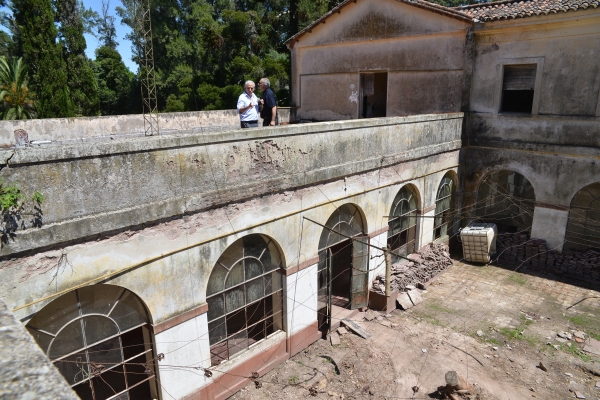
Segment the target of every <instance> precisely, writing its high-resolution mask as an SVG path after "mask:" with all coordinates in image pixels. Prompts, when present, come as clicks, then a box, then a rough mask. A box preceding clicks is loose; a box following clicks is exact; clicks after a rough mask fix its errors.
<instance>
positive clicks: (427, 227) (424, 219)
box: [415, 204, 435, 250]
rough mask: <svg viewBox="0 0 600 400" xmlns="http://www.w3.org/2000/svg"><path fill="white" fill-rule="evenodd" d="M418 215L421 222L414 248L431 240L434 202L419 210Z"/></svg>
mask: <svg viewBox="0 0 600 400" xmlns="http://www.w3.org/2000/svg"><path fill="white" fill-rule="evenodd" d="M420 216H421V218H419V219H420V221H419V222H420V223H421V229H420V232H419V243H417V245H416V248H415V250H416V249H420V248H421V247H423V246H425V245H426V244H429V243H431V242H433V217H434V216H435V204H434V205H433V206H429V207H427V208H425V209H424V210H423V211H422V212H421V215H420Z"/></svg>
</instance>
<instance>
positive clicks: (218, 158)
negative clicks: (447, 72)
mask: <svg viewBox="0 0 600 400" xmlns="http://www.w3.org/2000/svg"><path fill="white" fill-rule="evenodd" d="M461 127H462V114H461V113H452V114H436V115H419V116H411V117H394V118H382V119H371V120H354V121H337V122H324V123H316V124H302V125H290V126H281V127H278V128H263V129H252V130H247V129H244V130H242V129H239V130H231V131H224V132H217V133H204V134H198V133H188V134H177V135H160V136H154V137H138V138H121V139H118V138H117V139H114V140H105V141H91V142H77V143H72V144H68V145H47V146H37V147H30V148H21V149H14V150H4V151H2V152H0V159H1V160H3V162H2V164H4V168H3V169H2V170H1V172H0V177H1V178H3V179H4V181H5V182H18V183H19V184H20V187H21V188H22V189H23V190H24V191H25V193H32V192H33V191H36V190H38V191H41V192H42V193H43V194H44V196H45V197H46V201H45V202H44V204H43V212H44V216H43V222H44V226H43V227H42V228H40V229H27V230H25V231H21V232H20V233H18V235H17V237H16V238H15V240H13V241H11V242H10V243H8V244H7V245H5V246H3V248H2V254H3V255H8V254H14V253H18V252H22V251H26V250H30V249H35V248H40V247H47V246H52V245H56V244H58V243H64V242H69V241H72V240H78V239H82V238H85V237H89V236H92V235H97V234H101V233H104V232H110V231H114V230H119V229H124V228H127V227H131V226H138V225H141V224H145V223H148V222H152V221H161V220H165V219H168V218H171V217H173V216H177V215H182V214H189V213H194V212H198V211H200V210H203V209H209V208H213V207H217V206H219V205H224V204H228V203H231V202H239V201H243V200H245V199H249V198H253V197H255V196H262V195H265V194H269V193H273V192H282V191H285V190H291V189H294V188H299V187H304V186H307V185H313V184H317V183H319V182H327V181H331V180H334V179H340V178H343V177H345V176H349V175H354V174H359V173H364V172H367V171H370V170H375V169H378V168H381V167H385V166H389V165H394V164H397V163H401V162H405V161H408V160H412V159H420V158H423V157H427V156H431V155H434V154H439V153H443V152H448V151H452V150H457V149H459V148H460V146H461V141H460V134H461Z"/></svg>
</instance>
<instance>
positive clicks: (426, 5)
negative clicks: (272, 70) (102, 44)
mask: <svg viewBox="0 0 600 400" xmlns="http://www.w3.org/2000/svg"><path fill="white" fill-rule="evenodd" d="M356 1H357V0H344V1H342V2H341V3H340V4H338V5H337V6H335V7H334V8H333V9H332V10H331V11H329V12H328V13H327V14H325V15H323V16H322V17H321V18H319V19H317V20H316V21H315V22H313V23H312V24H310V25H308V26H307V27H306V28H304V29H302V30H301V31H300V32H298V33H296V34H295V35H294V36H292V37H291V38H289V39H288V40H286V42H285V44H286V45H288V46H289V47H290V48H292V47H294V43H296V41H298V39H300V37H302V36H304V35H305V34H307V33H310V32H312V30H313V28H314V27H316V26H317V25H319V24H324V23H325V21H326V20H327V19H328V18H329V17H331V16H332V15H333V14H339V13H340V12H341V10H342V8H344V7H346V6H347V5H349V4H351V3H356ZM363 1H364V0H363ZM367 1H370V0H367ZM397 1H399V2H400V3H405V4H408V5H411V6H415V7H418V8H422V9H424V10H428V11H431V12H434V13H436V14H441V15H445V16H447V17H451V18H456V19H459V20H461V21H465V22H471V21H472V17H471V16H469V15H467V14H465V13H464V12H462V11H461V10H458V9H456V8H450V7H444V6H441V5H439V4H435V3H430V2H428V1H424V0H397Z"/></svg>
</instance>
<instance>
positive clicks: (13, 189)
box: [0, 180, 44, 243]
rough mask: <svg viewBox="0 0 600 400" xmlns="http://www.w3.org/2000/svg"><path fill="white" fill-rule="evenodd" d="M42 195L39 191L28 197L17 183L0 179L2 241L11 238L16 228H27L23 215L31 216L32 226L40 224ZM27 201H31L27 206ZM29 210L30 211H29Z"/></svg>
mask: <svg viewBox="0 0 600 400" xmlns="http://www.w3.org/2000/svg"><path fill="white" fill-rule="evenodd" d="M43 202H44V196H43V195H42V194H41V193H40V192H35V193H34V194H33V196H31V199H28V198H27V196H26V195H25V193H23V192H22V191H21V189H20V188H19V185H18V184H17V183H13V184H10V185H5V184H4V182H3V181H2V180H0V209H1V211H2V219H0V238H1V240H2V242H3V243H6V242H7V241H8V240H9V239H11V238H13V237H14V235H15V232H16V231H17V230H18V229H25V228H27V226H26V224H25V221H24V217H25V216H26V215H30V216H32V219H31V221H30V225H31V226H33V227H40V226H42V209H41V205H42V203H43ZM28 203H33V204H32V206H31V207H28ZM29 211H31V212H29Z"/></svg>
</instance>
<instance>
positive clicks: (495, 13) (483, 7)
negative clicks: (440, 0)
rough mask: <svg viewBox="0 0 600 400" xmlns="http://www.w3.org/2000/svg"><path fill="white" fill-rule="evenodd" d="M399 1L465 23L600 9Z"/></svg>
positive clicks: (578, 3) (588, 3)
mask: <svg viewBox="0 0 600 400" xmlns="http://www.w3.org/2000/svg"><path fill="white" fill-rule="evenodd" d="M361 1H371V0H361ZM397 1H399V2H401V3H405V4H409V5H411V6H415V7H419V8H422V9H424V10H428V11H431V12H434V13H437V14H441V15H445V16H447V17H450V18H456V19H458V20H461V21H465V22H472V21H480V22H489V21H499V20H502V19H515V18H525V17H533V16H536V15H547V14H550V13H553V14H557V13H558V12H560V11H562V12H568V11H577V10H585V9H587V8H589V7H593V8H598V7H599V6H600V0H504V1H495V2H491V3H480V4H472V5H469V6H461V7H444V6H441V5H439V4H435V3H430V2H428V1H424V0H397ZM356 2H357V0H344V1H343V2H341V3H340V4H338V5H337V6H336V7H335V8H333V9H332V10H331V11H329V12H328V13H327V14H325V15H323V16H322V17H321V18H319V19H317V20H316V21H315V22H313V23H312V24H310V25H309V26H307V27H306V28H304V29H302V30H301V31H300V32H298V33H296V34H295V35H294V36H292V37H291V38H289V39H288V40H287V41H286V42H285V44H286V45H288V46H289V47H290V48H293V47H294V43H296V41H298V39H300V38H301V37H302V36H304V35H305V34H307V33H310V32H312V30H313V28H314V27H315V26H317V25H319V24H324V23H325V21H326V20H327V19H328V18H329V17H331V16H332V15H333V14H339V13H340V11H341V9H342V8H344V7H346V6H347V5H349V4H352V3H356Z"/></svg>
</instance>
